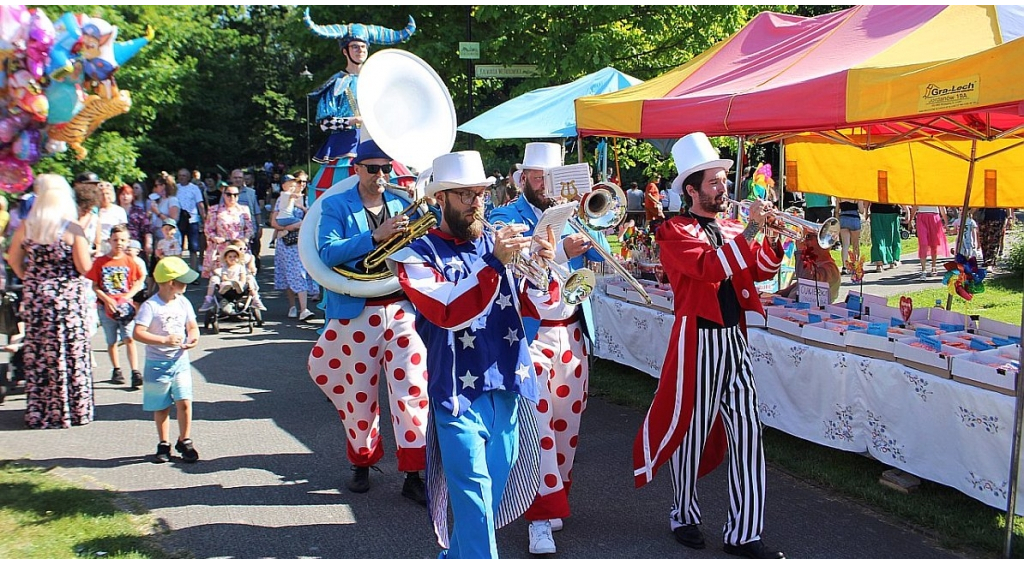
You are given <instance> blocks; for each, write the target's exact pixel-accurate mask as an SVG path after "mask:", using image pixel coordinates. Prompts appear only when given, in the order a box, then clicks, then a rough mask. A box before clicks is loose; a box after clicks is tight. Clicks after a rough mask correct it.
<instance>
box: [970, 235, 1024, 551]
mask: <svg viewBox="0 0 1024 564" xmlns="http://www.w3.org/2000/svg"><path fill="white" fill-rule="evenodd" d="M960 221H961V225H962V222H963V220H962V219H961V220H960ZM1020 323H1021V333H1020V336H1021V339H1022V341H1024V304H1022V305H1021V310H1020ZM1021 362H1024V348H1022V349H1021V352H1020V353H1019V355H1018V357H1017V382H1016V388H1014V391H1015V392H1016V394H1015V398H1016V404H1015V407H1016V409H1014V415H1013V447H1012V448H1011V449H1010V490H1009V493H1008V495H1009V497H1010V499H1009V500H1008V501H1007V503H1006V549H1005V551H1004V552H1003V556H1004V558H1010V555H1011V554H1012V553H1013V518H1014V516H1015V515H1016V513H1017V478H1018V477H1019V476H1020V435H1021V426H1022V425H1024V371H1022V370H1021V369H1020V367H1021Z"/></svg>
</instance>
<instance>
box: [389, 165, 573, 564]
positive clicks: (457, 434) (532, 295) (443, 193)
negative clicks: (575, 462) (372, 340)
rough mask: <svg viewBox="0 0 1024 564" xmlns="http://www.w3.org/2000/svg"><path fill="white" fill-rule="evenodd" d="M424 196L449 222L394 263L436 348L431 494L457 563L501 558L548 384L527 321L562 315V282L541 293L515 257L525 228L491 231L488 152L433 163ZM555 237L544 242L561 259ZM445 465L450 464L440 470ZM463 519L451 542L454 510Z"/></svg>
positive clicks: (545, 252) (534, 453)
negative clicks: (500, 544) (514, 265)
mask: <svg viewBox="0 0 1024 564" xmlns="http://www.w3.org/2000/svg"><path fill="white" fill-rule="evenodd" d="M432 171H433V181H432V182H430V183H429V184H427V186H426V190H425V191H426V195H427V196H433V197H435V198H436V199H437V202H438V205H440V207H441V225H440V226H439V227H438V228H435V229H432V230H431V231H430V232H428V233H427V234H426V235H425V236H423V237H420V238H419V239H417V240H415V241H413V242H412V243H410V244H409V246H408V247H406V248H404V249H401V250H399V251H397V252H396V253H394V254H393V255H391V257H389V259H388V266H389V268H391V269H392V271H393V272H394V273H395V275H396V276H397V277H398V280H399V283H400V284H401V286H402V288H403V289H404V290H405V293H406V295H408V296H409V301H411V302H412V304H413V305H414V306H415V307H416V310H417V312H418V315H417V318H416V330H417V331H418V332H419V333H420V335H421V336H422V337H423V342H424V343H425V344H426V347H427V350H428V351H429V353H428V355H427V368H428V371H429V373H430V379H429V381H428V385H427V394H428V396H429V399H430V425H428V428H427V457H428V460H429V462H428V464H427V493H428V496H429V499H430V512H431V517H432V519H433V521H434V527H435V533H436V534H437V537H438V541H439V543H440V544H441V546H442V547H445V548H447V551H446V552H445V553H444V556H446V557H448V558H497V557H498V552H497V546H496V541H495V534H494V530H495V529H496V528H498V527H501V526H503V525H505V524H507V523H508V522H511V521H512V520H514V519H516V518H518V517H519V515H521V514H522V512H523V511H525V510H526V508H527V507H528V506H529V505H530V503H531V502H532V501H533V498H534V496H535V495H536V492H537V480H538V476H537V467H538V464H539V462H538V456H539V455H538V450H539V446H538V437H537V429H536V422H535V420H534V417H533V413H534V411H533V408H532V404H535V403H536V402H537V398H538V389H537V388H538V381H537V375H536V372H535V371H534V363H533V360H532V359H531V357H530V351H529V346H528V343H527V339H526V329H525V328H524V326H523V317H524V316H529V317H541V318H549V317H550V318H554V319H561V318H564V317H565V316H566V315H568V314H569V313H570V312H571V308H572V306H569V305H567V304H565V303H564V302H562V301H561V296H560V288H559V285H558V282H557V281H555V280H552V281H551V282H550V283H549V284H548V287H546V288H535V287H533V286H532V285H528V284H527V283H526V282H525V281H524V280H522V279H520V278H519V277H518V276H516V275H515V271H514V270H513V269H511V268H510V267H509V263H510V262H511V260H512V258H513V257H514V256H515V255H516V254H518V253H522V252H523V251H525V250H527V249H528V248H529V247H530V245H531V240H530V238H529V237H526V236H524V235H523V232H524V231H525V230H526V226H524V225H507V226H504V227H502V228H501V229H498V230H497V231H496V232H492V231H491V230H487V231H485V230H484V229H485V226H484V223H483V221H482V220H483V210H484V196H485V194H486V193H487V187H488V186H490V184H491V183H492V181H493V179H491V178H487V177H485V176H484V168H483V163H482V161H481V160H480V154H479V153H477V152H475V151H462V152H457V153H449V154H446V155H442V156H440V157H438V158H436V159H434V162H433V168H432ZM553 240H554V234H549V239H546V240H542V241H538V243H539V244H540V245H541V250H540V251H539V255H540V256H541V257H543V258H545V259H547V260H552V259H553V258H554V252H553V247H554V242H553ZM439 469H440V471H439ZM449 499H450V501H451V507H452V514H453V516H454V518H455V523H454V527H453V528H452V531H451V535H450V542H449V534H448V522H447V506H448V501H449Z"/></svg>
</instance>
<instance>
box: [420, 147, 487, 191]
mask: <svg viewBox="0 0 1024 564" xmlns="http://www.w3.org/2000/svg"><path fill="white" fill-rule="evenodd" d="M431 168H432V169H433V174H434V179H433V180H432V181H431V182H430V183H429V184H427V186H426V195H427V196H436V195H437V193H438V192H441V191H442V190H451V189H452V188H473V187H476V186H490V185H491V184H494V177H492V176H485V173H484V163H483V161H482V160H480V153H478V152H476V151H459V152H457V153H448V154H447V155H441V156H440V157H437V158H436V159H434V166H433V167H431Z"/></svg>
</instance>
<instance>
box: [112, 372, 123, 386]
mask: <svg viewBox="0 0 1024 564" xmlns="http://www.w3.org/2000/svg"><path fill="white" fill-rule="evenodd" d="M110 383H111V384H124V374H121V369H120V368H115V369H113V370H112V371H111V372H110Z"/></svg>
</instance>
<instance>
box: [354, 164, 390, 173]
mask: <svg viewBox="0 0 1024 564" xmlns="http://www.w3.org/2000/svg"><path fill="white" fill-rule="evenodd" d="M361 166H362V167H363V168H365V169H366V172H369V173H370V174H377V173H378V172H381V171H384V174H391V171H392V170H393V169H394V167H392V166H391V165H389V164H386V165H361Z"/></svg>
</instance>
